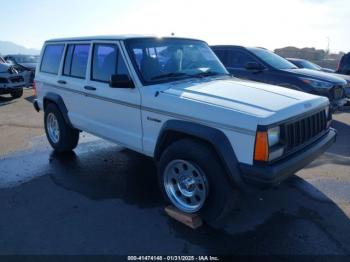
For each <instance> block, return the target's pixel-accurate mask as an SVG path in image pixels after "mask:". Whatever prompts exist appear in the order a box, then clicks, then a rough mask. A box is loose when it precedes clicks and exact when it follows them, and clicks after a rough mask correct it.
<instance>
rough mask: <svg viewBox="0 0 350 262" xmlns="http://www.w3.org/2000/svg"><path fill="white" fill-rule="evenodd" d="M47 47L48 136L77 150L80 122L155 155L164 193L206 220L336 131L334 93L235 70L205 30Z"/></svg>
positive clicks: (297, 163)
mask: <svg viewBox="0 0 350 262" xmlns="http://www.w3.org/2000/svg"><path fill="white" fill-rule="evenodd" d="M42 50H43V51H42V54H41V58H40V65H39V66H38V70H37V73H36V77H35V83H36V91H37V100H35V102H34V107H35V109H36V110H38V111H39V110H43V111H44V123H45V131H46V135H47V138H48V141H49V142H50V144H51V146H52V147H53V148H54V149H55V150H56V151H58V152H64V151H69V150H72V149H74V148H75V147H76V146H77V143H78V140H79V131H81V130H83V131H86V132H89V133H92V134H94V135H96V136H99V137H102V138H105V139H108V140H111V141H113V142H116V143H119V144H121V145H124V146H125V147H127V148H129V149H132V150H135V151H137V152H139V153H141V154H144V155H146V156H149V157H152V158H153V159H154V160H155V162H156V164H157V170H158V177H159V185H160V188H161V190H162V192H163V193H164V196H165V199H166V200H167V202H169V203H171V204H173V205H174V206H176V207H177V208H178V209H179V210H181V211H182V212H186V213H194V212H199V214H200V215H201V216H202V217H203V219H204V220H206V221H207V222H212V221H215V220H216V219H217V218H218V217H221V215H223V214H224V212H225V211H227V210H230V208H231V207H232V205H233V204H234V203H235V202H236V201H237V199H236V197H235V196H236V195H237V194H236V193H237V192H238V191H237V189H239V188H240V189H242V188H246V185H247V184H249V183H257V184H262V185H273V184H276V183H279V182H281V181H282V180H284V179H285V178H287V177H288V176H289V175H291V174H293V173H294V172H296V171H298V170H299V169H301V168H303V167H304V166H305V165H307V164H308V163H310V162H311V161H312V160H313V159H315V158H316V157H317V156H318V155H320V154H321V153H322V152H324V151H325V150H326V149H327V148H328V147H329V146H330V145H331V144H332V143H333V142H334V141H335V138H336V132H335V130H334V129H332V128H330V127H329V121H330V114H329V101H328V99H327V98H325V97H320V96H315V95H311V94H307V93H303V92H299V91H295V90H290V89H286V88H282V87H278V86H272V85H266V84H260V83H253V82H247V81H242V80H239V79H236V78H233V77H231V76H230V75H229V74H228V72H227V71H226V69H225V67H224V66H223V65H222V64H221V63H220V61H219V59H218V58H217V57H216V56H215V54H214V53H213V52H212V50H211V49H210V48H209V46H208V45H207V44H206V43H205V42H203V41H200V40H194V39H185V38H174V37H169V38H156V37H136V36H135V37H132V36H109V37H92V38H91V37H89V38H68V39H56V40H49V41H46V42H45V44H44V48H43V49H42ZM145 175H147V174H146V173H145Z"/></svg>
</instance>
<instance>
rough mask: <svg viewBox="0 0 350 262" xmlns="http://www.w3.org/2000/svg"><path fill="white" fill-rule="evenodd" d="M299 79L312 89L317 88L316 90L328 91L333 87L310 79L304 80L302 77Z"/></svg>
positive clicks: (327, 83)
mask: <svg viewBox="0 0 350 262" xmlns="http://www.w3.org/2000/svg"><path fill="white" fill-rule="evenodd" d="M300 79H301V80H302V81H303V82H304V83H306V84H309V85H311V86H312V87H314V88H317V89H329V88H332V87H333V84H332V83H329V82H325V81H321V80H315V79H312V78H304V77H300Z"/></svg>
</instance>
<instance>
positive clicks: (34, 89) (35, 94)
mask: <svg viewBox="0 0 350 262" xmlns="http://www.w3.org/2000/svg"><path fill="white" fill-rule="evenodd" d="M33 95H34V96H37V93H36V82H35V80H34V81H33Z"/></svg>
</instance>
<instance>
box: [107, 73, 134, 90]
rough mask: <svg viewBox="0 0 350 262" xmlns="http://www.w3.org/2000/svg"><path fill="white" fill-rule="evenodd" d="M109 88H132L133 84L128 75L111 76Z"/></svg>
mask: <svg viewBox="0 0 350 262" xmlns="http://www.w3.org/2000/svg"><path fill="white" fill-rule="evenodd" d="M109 86H110V87H113V88H134V87H135V85H134V82H133V81H132V80H131V79H130V77H129V76H128V75H111V78H110V80H109Z"/></svg>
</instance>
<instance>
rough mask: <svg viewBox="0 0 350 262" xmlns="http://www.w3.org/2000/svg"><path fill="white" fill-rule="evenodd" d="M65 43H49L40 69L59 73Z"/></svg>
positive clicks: (45, 71)
mask: <svg viewBox="0 0 350 262" xmlns="http://www.w3.org/2000/svg"><path fill="white" fill-rule="evenodd" d="M63 49H64V45H47V46H46V47H45V51H44V55H43V58H42V62H41V67H40V71H41V72H44V73H50V74H58V69H59V67H60V62H61V57H62V53H63Z"/></svg>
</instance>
